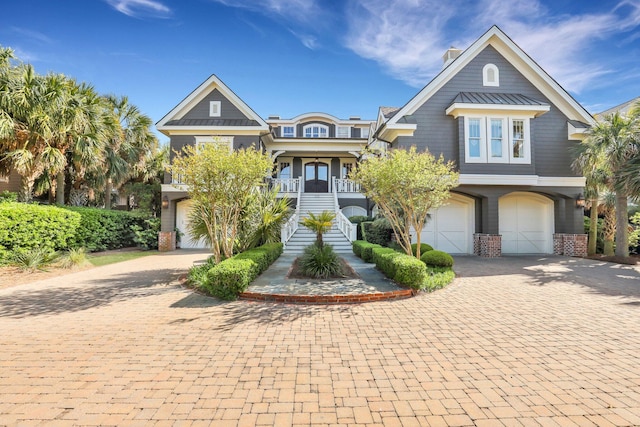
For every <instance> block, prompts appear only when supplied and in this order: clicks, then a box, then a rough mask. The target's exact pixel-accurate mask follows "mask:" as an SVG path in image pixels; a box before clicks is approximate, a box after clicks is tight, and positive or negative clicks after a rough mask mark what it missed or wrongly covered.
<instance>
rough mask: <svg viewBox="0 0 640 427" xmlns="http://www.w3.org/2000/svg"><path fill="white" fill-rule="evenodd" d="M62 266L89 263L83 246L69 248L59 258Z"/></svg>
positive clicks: (78, 265) (70, 266)
mask: <svg viewBox="0 0 640 427" xmlns="http://www.w3.org/2000/svg"><path fill="white" fill-rule="evenodd" d="M60 264H61V266H62V268H73V267H82V266H84V265H87V264H89V260H88V259H87V251H86V250H85V248H70V249H69V250H68V251H67V253H66V254H64V255H63V256H62V259H61V260H60Z"/></svg>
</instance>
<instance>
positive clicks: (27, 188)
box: [18, 175, 35, 203]
mask: <svg viewBox="0 0 640 427" xmlns="http://www.w3.org/2000/svg"><path fill="white" fill-rule="evenodd" d="M34 181H35V179H34V178H32V177H30V176H26V175H20V190H19V191H18V201H19V202H23V203H31V201H32V200H33V183H34Z"/></svg>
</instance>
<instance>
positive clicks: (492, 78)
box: [482, 64, 500, 87]
mask: <svg viewBox="0 0 640 427" xmlns="http://www.w3.org/2000/svg"><path fill="white" fill-rule="evenodd" d="M482 85H483V86H494V87H498V86H500V70H498V67H496V66H495V65H494V64H487V65H485V66H484V68H483V69H482Z"/></svg>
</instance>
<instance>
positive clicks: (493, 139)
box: [465, 116, 531, 164]
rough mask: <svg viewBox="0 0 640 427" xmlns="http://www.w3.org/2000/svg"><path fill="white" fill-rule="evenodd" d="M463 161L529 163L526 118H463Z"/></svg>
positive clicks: (527, 124)
mask: <svg viewBox="0 0 640 427" xmlns="http://www.w3.org/2000/svg"><path fill="white" fill-rule="evenodd" d="M465 135H466V137H465V162H466V163H515V164H518V163H520V164H530V163H531V146H530V141H529V118H513V117H496V116H483V117H465Z"/></svg>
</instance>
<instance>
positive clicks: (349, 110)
mask: <svg viewBox="0 0 640 427" xmlns="http://www.w3.org/2000/svg"><path fill="white" fill-rule="evenodd" d="M2 9H3V10H2V14H1V15H0V45H2V46H5V47H11V48H13V49H14V50H15V52H16V54H17V56H18V57H19V58H20V59H22V60H23V61H25V62H29V63H32V64H33V65H34V67H35V68H36V70H37V71H38V72H40V73H46V72H49V71H54V72H59V73H64V74H66V75H69V76H73V77H75V78H76V79H78V80H80V81H86V82H88V83H91V84H93V85H94V86H95V87H96V89H97V90H98V91H99V92H101V93H113V94H117V95H127V96H129V99H130V101H131V102H133V103H134V104H136V105H138V106H139V107H140V108H141V110H142V111H143V112H144V113H146V114H148V115H149V116H151V118H152V119H153V120H154V122H155V121H158V120H159V119H160V118H162V116H163V115H164V114H166V113H167V112H168V111H170V110H171V109H172V108H173V107H174V106H175V105H176V104H178V103H179V102H180V101H181V100H182V99H183V98H184V97H185V96H187V95H188V94H189V93H190V92H191V91H192V90H193V89H195V88H196V87H197V86H198V85H199V84H200V83H202V82H203V81H204V80H206V79H207V78H208V77H209V75H211V74H216V75H217V76H218V77H219V78H221V79H222V80H223V81H224V82H225V83H226V84H227V85H228V86H229V87H230V88H231V89H232V90H233V91H234V92H235V93H236V94H237V95H238V96H240V98H242V99H243V100H244V101H245V102H247V103H248V104H249V106H251V107H252V108H253V109H254V110H255V111H256V112H257V113H258V114H260V115H261V116H263V117H266V116H268V115H272V114H279V115H280V116H281V117H293V116H296V115H298V114H301V113H304V112H310V111H322V112H326V113H330V114H333V115H336V116H338V117H341V118H347V117H349V116H352V115H358V116H361V117H362V118H371V119H373V118H375V116H376V114H377V108H378V107H379V106H381V105H386V106H402V105H404V104H405V103H406V102H407V101H408V100H409V99H410V98H411V97H412V96H413V95H415V93H416V92H417V91H418V90H419V89H420V88H422V87H423V86H424V85H425V84H426V83H428V82H429V81H430V80H431V78H433V77H434V76H435V75H436V74H437V72H438V71H439V70H440V68H441V64H442V60H441V56H442V54H443V53H444V51H445V50H446V49H447V48H448V47H450V46H455V47H458V48H461V49H465V48H466V47H468V46H469V45H470V44H471V43H472V42H473V41H474V40H475V39H477V38H478V37H480V36H481V35H482V34H483V33H484V32H485V31H486V30H487V29H489V28H490V27H491V25H493V24H496V25H498V26H499V27H500V28H501V29H502V30H503V31H505V32H506V33H507V34H508V35H509V36H510V37H511V38H512V39H513V40H514V41H515V42H516V43H517V44H518V45H520V47H522V48H523V49H524V50H525V51H526V52H527V53H528V54H529V55H530V56H531V57H532V58H533V59H534V60H536V61H537V62H538V63H539V64H540V65H541V66H542V67H543V68H544V69H545V70H546V71H547V72H549V73H550V74H551V75H552V76H553V77H554V78H555V79H556V80H557V81H558V82H559V83H560V84H561V85H562V86H563V87H564V88H565V89H567V90H568V91H569V92H570V93H571V94H572V95H573V96H574V97H575V98H576V99H577V100H578V101H579V102H580V103H582V104H583V105H584V106H585V107H586V108H587V109H588V110H589V111H590V112H592V113H595V112H599V111H602V110H605V109H607V108H610V107H612V106H614V105H617V104H620V103H622V102H625V101H627V100H629V99H631V98H634V97H636V96H640V0H622V1H608V0H600V1H592V0H583V1H574V0H510V1H505V0H475V1H474V0H468V1H464V0H463V1H451V2H449V1H442V0H183V1H178V0H60V1H51V0H22V1H11V2H5V4H4V5H3V8H2ZM162 138H164V137H162Z"/></svg>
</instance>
